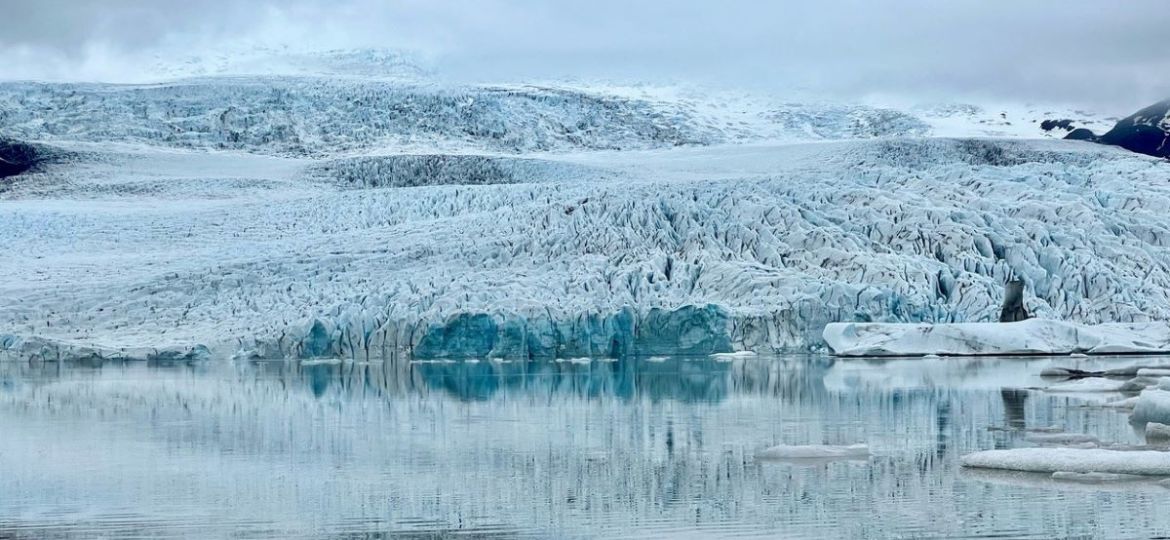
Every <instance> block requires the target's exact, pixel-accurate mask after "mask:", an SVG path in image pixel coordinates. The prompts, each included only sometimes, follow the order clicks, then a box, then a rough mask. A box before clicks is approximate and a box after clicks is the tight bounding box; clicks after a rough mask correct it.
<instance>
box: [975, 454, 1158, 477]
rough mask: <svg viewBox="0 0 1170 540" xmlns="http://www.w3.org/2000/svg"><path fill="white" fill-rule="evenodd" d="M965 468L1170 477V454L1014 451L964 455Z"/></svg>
mask: <svg viewBox="0 0 1170 540" xmlns="http://www.w3.org/2000/svg"><path fill="white" fill-rule="evenodd" d="M961 463H962V464H963V466H964V467H973V468H982V469H1003V470H1010V471H1023V472H1042V473H1054V472H1059V471H1063V472H1077V473H1114V474H1141V475H1151V476H1170V452H1159V451H1154V450H1134V451H1120V450H1103V449H1078V448H1013V449H1010V450H985V451H983V452H975V453H972V454H967V455H965V456H963V458H962V461H961Z"/></svg>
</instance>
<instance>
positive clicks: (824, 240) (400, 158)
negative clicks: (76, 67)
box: [0, 76, 1170, 359]
mask: <svg viewBox="0 0 1170 540" xmlns="http://www.w3.org/2000/svg"><path fill="white" fill-rule="evenodd" d="M745 107H746V106H745ZM753 107H754V108H743V109H742V110H740V109H736V110H734V111H728V112H725V113H721V112H720V111H719V109H718V108H716V107H713V106H712V105H711V103H710V102H709V101H707V102H704V101H702V100H700V99H697V98H694V97H692V96H682V97H680V96H674V95H671V94H669V93H662V94H644V95H643V94H640V95H636V96H631V95H629V92H624V91H616V90H612V89H607V88H605V87H598V88H596V89H582V88H577V87H568V86H566V87H553V86H512V87H508V86H500V85H496V86H483V87H476V86H468V87H443V86H440V85H437V84H435V83H429V82H408V83H404V82H394V81H374V80H365V79H344V80H342V79H337V80H333V79H325V78H314V77H292V76H272V77H234V76H233V77H204V78H198V79H188V80H182V81H177V82H172V83H159V84H152V85H99V84H44V83H2V84H0V137H6V138H13V139H17V140H21V141H28V142H30V143H35V144H37V145H39V146H42V147H45V148H48V149H51V150H53V151H56V152H59V155H61V156H66V157H63V158H62V159H58V160H55V161H54V162H53V163H51V164H49V165H48V166H45V167H42V168H39V169H38V170H35V171H30V172H27V173H24V174H22V175H20V176H18V177H14V178H15V179H16V180H15V181H12V182H9V183H7V184H5V185H4V186H3V187H0V238H3V239H4V248H5V251H6V253H8V254H9V256H7V257H4V258H2V260H0V297H3V298H4V299H5V301H4V302H0V336H2V337H0V355H5V356H14V357H21V358H42V359H49V358H59V357H69V356H81V357H87V356H97V357H110V358H115V357H118V358H121V357H127V358H147V357H160V355H162V357H168V358H169V357H174V358H202V357H216V356H231V355H243V356H248V357H258V358H323V357H342V358H355V359H372V358H377V357H385V356H389V355H394V354H399V353H402V354H409V355H412V356H415V357H418V358H423V359H427V358H433V359H438V358H467V357H477V358H490V357H505V356H520V357H529V358H556V357H559V358H573V357H581V356H593V357H599V356H623V355H647V356H655V355H665V354H672V355H677V354H691V355H709V354H720V353H731V352H737V351H785V350H802V351H807V350H823V349H824V348H825V342H824V341H823V339H822V332H823V330H824V329H825V327H826V326H827V325H828V324H829V323H834V322H854V323H883V322H911V323H965V322H980V321H989V320H994V318H995V315H996V313H997V309H998V304H999V301H1000V295H1001V294H1002V293H1001V290H1002V283H1003V282H1004V281H1005V280H1006V279H1008V278H1009V277H1019V278H1023V279H1024V280H1025V282H1026V283H1027V293H1026V298H1027V308H1028V310H1029V312H1031V313H1034V314H1037V315H1038V316H1039V317H1042V318H1045V319H1055V320H1064V321H1070V322H1073V323H1079V324H1098V323H1102V322H1118V323H1133V324H1145V323H1150V322H1152V321H1164V320H1168V319H1170V298H1168V293H1167V291H1170V269H1168V266H1167V263H1168V262H1170V252H1168V251H1167V246H1168V245H1170V217H1167V215H1166V214H1165V212H1164V211H1163V209H1164V208H1166V207H1167V206H1168V205H1170V184H1168V183H1167V182H1166V180H1167V179H1168V178H1170V163H1167V162H1165V161H1164V160H1156V159H1152V158H1147V157H1143V156H1137V155H1133V154H1130V153H1128V152H1125V151H1122V150H1120V149H1116V148H1110V147H1103V146H1099V145H1093V144H1090V143H1085V142H1078V141H1061V140H1040V139H1008V138H981V137H971V136H962V137H939V136H937V134H938V133H939V131H938V129H937V126H938V125H939V124H938V123H939V118H938V116H937V115H939V114H940V113H939V112H938V109H932V110H931V111H932V112H929V113H927V112H923V111H921V110H917V109H898V110H895V109H883V108H875V107H869V106H861V105H857V106H842V105H832V106H828V105H826V106H821V105H816V104H792V103H772V104H766V103H765V104H757V105H754V106H753ZM948 114H949V113H948ZM963 114H967V113H963ZM972 114H975V113H972ZM721 115H722V116H721ZM959 120H961V118H959ZM947 121H948V122H952V123H954V122H957V121H958V120H956V117H948V120H947ZM948 125H949V126H950V127H948V128H947V129H948V130H950V131H946V133H948V134H952V131H953V127H954V126H953V125H950V124H948ZM980 129H983V128H982V127H979V126H977V127H976V128H973V131H972V132H971V134H972V135H977V134H980V133H983V132H982V131H978V130H980ZM152 355H153V356H152Z"/></svg>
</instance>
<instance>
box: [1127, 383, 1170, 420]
mask: <svg viewBox="0 0 1170 540" xmlns="http://www.w3.org/2000/svg"><path fill="white" fill-rule="evenodd" d="M1133 420H1134V421H1136V422H1157V423H1159V424H1170V392H1167V391H1166V390H1161V389H1156V388H1150V389H1146V390H1143V391H1142V393H1141V395H1139V396H1138V400H1137V404H1136V405H1135V406H1134V408H1133Z"/></svg>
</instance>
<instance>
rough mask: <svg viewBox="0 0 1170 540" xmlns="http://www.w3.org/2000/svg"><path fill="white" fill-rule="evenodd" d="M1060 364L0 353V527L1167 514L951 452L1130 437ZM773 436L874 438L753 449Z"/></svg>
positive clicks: (1096, 530)
mask: <svg viewBox="0 0 1170 540" xmlns="http://www.w3.org/2000/svg"><path fill="white" fill-rule="evenodd" d="M1069 362H1070V360H1068V359H1064V360H1046V359H1032V360H1021V359H979V360H957V359H946V360H905V361H887V362H877V361H859V360H850V361H842V360H837V361H833V360H832V359H828V358H818V357H784V358H771V357H758V358H749V359H736V360H734V361H716V360H712V359H707V358H702V359H652V360H650V359H643V360H628V361H620V362H603V361H592V362H560V363H558V362H535V363H526V362H515V363H499V362H489V361H485V362H478V363H462V362H460V363H428V364H419V363H410V362H406V361H394V362H383V363H371V364H353V363H315V364H300V365H298V364H286V363H260V364H256V363H239V364H232V363H226V362H225V363H216V364H211V365H201V366H185V365H182V366H147V365H142V364H107V365H103V366H68V365H67V366H61V365H58V364H45V365H38V366H30V365H28V364H16V363H11V362H9V363H2V364H0V538H23V537H30V538H42V537H73V536H81V537H91V536H94V537H150V538H158V537H199V538H207V537H212V538H214V537H232V538H289V537H311V538H319V537H330V538H366V537H373V538H380V537H386V536H395V535H399V534H404V533H412V534H413V535H417V536H418V537H432V536H440V537H441V536H457V535H467V536H471V537H507V538H511V537H537V538H565V537H570V538H576V537H587V538H592V537H604V538H609V537H657V538H680V537H695V538H700V537H702V538H706V537H714V536H718V537H753V536H760V537H780V538H927V537H944V538H958V537H1000V538H1003V537H1009V538H1016V537H1030V538H1044V539H1048V538H1065V537H1091V538H1097V537H1106V538H1109V537H1117V538H1146V537H1151V536H1157V535H1166V534H1170V511H1168V510H1167V509H1168V508H1170V490H1167V489H1163V488H1160V487H1157V486H1150V485H1142V486H1133V485H1128V486H1085V485H1076V484H1064V483H1056V482H1052V481H1050V480H1047V479H1046V478H1045V477H1043V476H1035V475H1013V474H991V475H989V474H973V473H972V472H970V471H965V470H961V469H960V468H959V467H958V464H957V463H958V458H959V456H961V455H962V454H964V453H966V452H970V451H973V450H982V449H989V448H998V447H1013V446H1024V445H1027V444H1028V443H1026V442H1025V441H1024V432H1023V431H1021V430H1020V429H1019V428H1024V427H1029V428H1035V427H1049V426H1059V427H1061V428H1064V429H1066V430H1068V431H1070V432H1075V433H1090V434H1093V435H1096V436H1098V437H1100V438H1101V439H1103V440H1106V441H1116V442H1128V443H1141V442H1142V437H1141V436H1140V435H1139V434H1138V433H1136V432H1135V430H1134V429H1133V428H1132V427H1131V426H1129V424H1128V423H1127V421H1126V420H1127V417H1126V416H1125V415H1124V414H1121V413H1118V412H1115V411H1111V410H1107V409H1103V408H1100V407H1097V406H1094V405H1093V404H1094V403H1095V402H1100V401H1101V400H1102V399H1107V398H1110V397H1116V396H1091V395H1088V396H1074V395H1057V394H1048V393H1044V392H1042V391H1035V390H1031V391H1028V390H1017V391H1004V390H1003V388H1004V387H1015V388H1020V387H1035V386H1042V385H1044V384H1045V382H1044V381H1043V380H1042V379H1041V378H1040V377H1039V376H1038V374H1039V373H1040V370H1041V369H1042V368H1044V367H1045V366H1047V365H1069ZM1081 362H1086V361H1085V360H1081ZM1109 362H1114V363H1124V362H1125V361H1124V360H1110V361H1109ZM1098 363H1101V362H1098ZM780 443H787V444H809V443H815V444H820V443H827V444H850V443H868V444H869V445H870V447H871V451H872V453H873V455H872V456H871V457H870V458H869V459H868V460H860V461H834V462H820V463H783V462H762V461H759V460H756V459H754V458H753V455H754V454H755V452H756V451H758V450H760V449H762V448H765V447H767V446H770V445H775V444H780Z"/></svg>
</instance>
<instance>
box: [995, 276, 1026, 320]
mask: <svg viewBox="0 0 1170 540" xmlns="http://www.w3.org/2000/svg"><path fill="white" fill-rule="evenodd" d="M1026 320H1028V310H1027V309H1025V308H1024V282H1023V281H1020V280H1018V279H1016V280H1012V281H1009V282H1007V284H1006V286H1005V288H1004V296H1003V309H1001V310H1000V312H999V322H1019V321H1026Z"/></svg>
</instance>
